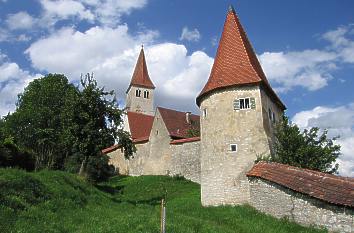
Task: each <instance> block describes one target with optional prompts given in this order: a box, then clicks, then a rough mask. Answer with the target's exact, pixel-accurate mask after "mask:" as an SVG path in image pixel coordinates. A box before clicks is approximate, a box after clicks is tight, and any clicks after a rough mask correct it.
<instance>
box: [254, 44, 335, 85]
mask: <svg viewBox="0 0 354 233" xmlns="http://www.w3.org/2000/svg"><path fill="white" fill-rule="evenodd" d="M336 57H337V55H336V54H335V53H333V52H327V51H320V50H305V51H302V52H287V53H284V52H265V53H263V54H262V55H260V56H259V60H260V62H261V64H262V67H263V69H264V72H265V73H266V75H267V77H268V79H269V80H270V81H271V82H272V83H274V84H275V87H276V89H277V90H278V91H288V90H290V89H292V88H293V87H295V86H301V87H303V88H306V89H308V90H310V91H314V90H318V89H320V88H323V87H325V86H326V85H327V83H328V80H330V79H331V78H332V75H331V74H330V73H329V71H331V70H333V69H335V68H336V65H335V63H334V60H335V59H336Z"/></svg>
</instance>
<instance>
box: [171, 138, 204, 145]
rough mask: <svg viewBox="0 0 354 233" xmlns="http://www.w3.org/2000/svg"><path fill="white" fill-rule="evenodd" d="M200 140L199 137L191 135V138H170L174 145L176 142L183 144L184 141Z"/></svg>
mask: <svg viewBox="0 0 354 233" xmlns="http://www.w3.org/2000/svg"><path fill="white" fill-rule="evenodd" d="M197 141H200V137H192V138H183V139H177V140H172V141H171V142H170V144H172V145H176V144H183V143H186V142H197Z"/></svg>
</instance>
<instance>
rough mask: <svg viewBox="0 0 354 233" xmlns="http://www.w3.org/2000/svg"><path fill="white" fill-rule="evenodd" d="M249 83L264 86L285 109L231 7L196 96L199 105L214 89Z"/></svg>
mask: <svg viewBox="0 0 354 233" xmlns="http://www.w3.org/2000/svg"><path fill="white" fill-rule="evenodd" d="M247 84H260V85H262V86H263V87H264V88H265V90H266V91H267V92H268V93H269V95H270V97H271V98H273V100H274V101H275V102H276V103H277V104H278V105H279V106H280V107H281V108H282V109H285V106H284V104H283V103H282V102H281V100H280V99H279V97H278V96H277V95H276V94H275V92H274V91H273V89H272V88H271V87H270V84H269V83H268V80H267V78H266V76H265V74H264V72H263V70H262V67H261V65H260V64H259V61H258V59H257V56H256V54H255V52H254V50H253V48H252V46H251V43H250V42H249V40H248V38H247V35H246V32H245V31H244V29H243V27H242V25H241V23H240V20H239V18H238V17H237V15H236V13H235V11H234V9H233V7H231V8H230V9H229V12H228V14H227V16H226V20H225V24H224V29H223V32H222V35H221V39H220V42H219V47H218V50H217V53H216V57H215V60H214V64H213V67H212V70H211V73H210V76H209V79H208V81H207V83H206V84H205V86H204V88H203V90H202V91H201V93H200V94H199V96H198V97H197V104H198V106H199V105H200V101H201V98H202V97H203V96H204V95H206V94H207V93H209V92H211V91H213V90H216V89H221V88H225V87H230V86H236V85H247Z"/></svg>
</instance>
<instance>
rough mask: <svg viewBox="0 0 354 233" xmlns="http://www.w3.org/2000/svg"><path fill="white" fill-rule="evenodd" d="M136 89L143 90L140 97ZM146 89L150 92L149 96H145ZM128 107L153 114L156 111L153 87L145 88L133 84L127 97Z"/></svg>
mask: <svg viewBox="0 0 354 233" xmlns="http://www.w3.org/2000/svg"><path fill="white" fill-rule="evenodd" d="M136 90H140V91H141V95H140V97H137V96H136V94H135V92H136ZM144 91H148V92H149V98H144ZM126 101H127V102H126V107H127V109H128V111H132V112H140V113H143V114H147V115H151V116H153V115H154V113H155V111H154V90H153V89H151V88H143V87H136V86H131V87H130V88H129V91H128V93H127V97H126Z"/></svg>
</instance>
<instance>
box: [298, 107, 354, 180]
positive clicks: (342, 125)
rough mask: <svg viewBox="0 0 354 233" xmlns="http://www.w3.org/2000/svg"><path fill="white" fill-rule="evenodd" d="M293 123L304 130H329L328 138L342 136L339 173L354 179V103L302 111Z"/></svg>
mask: <svg viewBox="0 0 354 233" xmlns="http://www.w3.org/2000/svg"><path fill="white" fill-rule="evenodd" d="M292 121H293V122H294V123H296V124H297V125H298V126H299V127H301V128H302V129H305V128H309V127H315V126H316V127H320V128H321V129H328V136H329V137H335V136H340V138H339V139H338V140H337V143H338V144H339V145H341V153H342V154H341V155H340V156H339V158H338V163H339V173H340V175H343V176H350V177H354V103H351V104H348V105H346V106H341V107H326V106H318V107H315V108H313V109H311V110H308V111H301V112H299V113H297V114H295V116H294V117H293V119H292Z"/></svg>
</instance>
